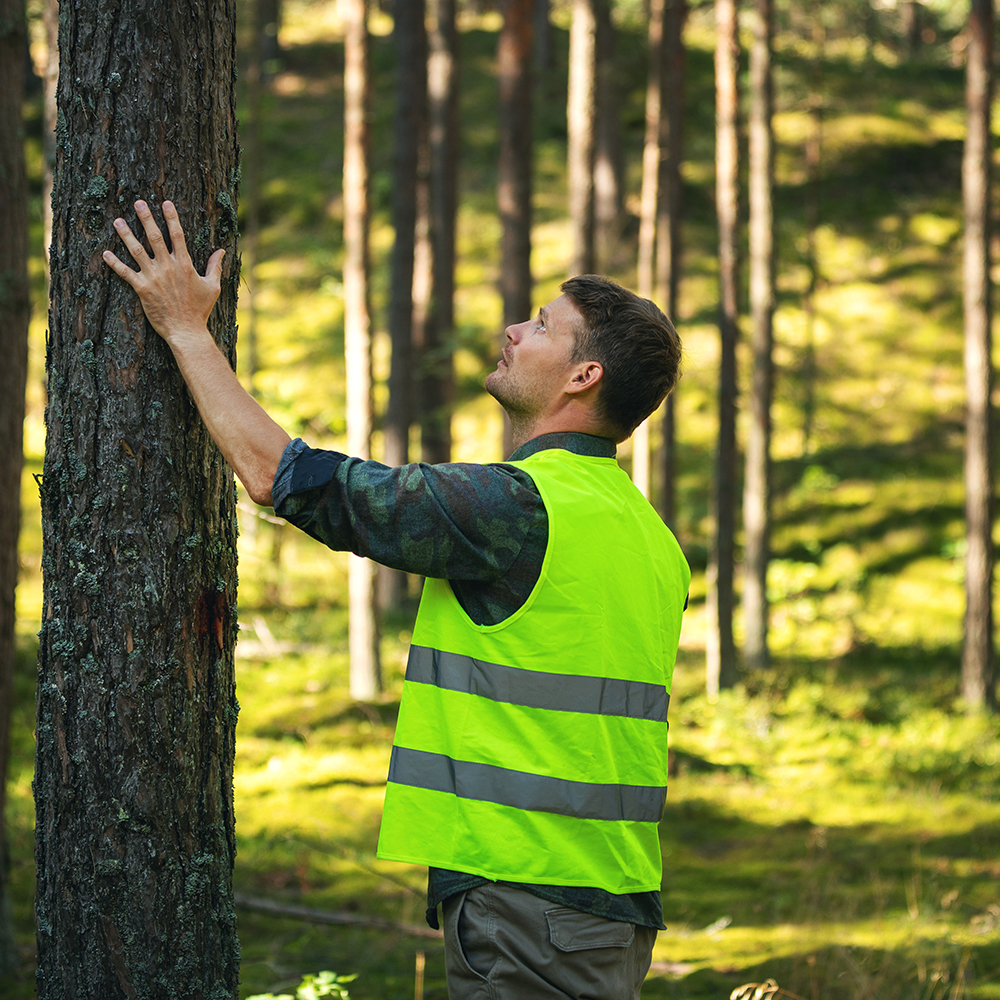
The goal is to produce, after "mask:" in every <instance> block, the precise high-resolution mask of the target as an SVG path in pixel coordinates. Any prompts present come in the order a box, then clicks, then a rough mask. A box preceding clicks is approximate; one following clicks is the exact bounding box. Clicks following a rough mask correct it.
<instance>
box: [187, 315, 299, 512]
mask: <svg viewBox="0 0 1000 1000" xmlns="http://www.w3.org/2000/svg"><path fill="white" fill-rule="evenodd" d="M170 347H171V349H172V350H173V352H174V358H175V359H176V361H177V366H178V367H179V368H180V371H181V374H182V375H183V376H184V381H185V382H186V383H187V386H188V389H189V390H190V392H191V396H192V397H193V399H194V402H195V405H196V406H197V407H198V412H199V413H200V414H201V418H202V420H203V421H204V422H205V426H206V427H207V428H208V432H209V434H211V435H212V438H213V440H214V441H215V443H216V444H217V445H218V446H219V450H220V451H221V452H222V454H223V457H224V458H225V459H226V461H227V462H228V463H229V464H230V466H231V467H232V469H233V471H234V472H235V473H236V475H237V476H238V477H239V480H240V482H242V483H243V485H244V486H245V487H246V489H247V492H248V493H249V494H250V498H251V499H252V500H253V501H254V502H255V503H258V504H262V505H264V506H270V505H271V484H272V483H273V482H274V474H275V472H277V469H278V463H279V462H280V461H281V455H282V453H283V452H284V450H285V447H286V446H287V445H288V443H289V441H291V438H290V437H289V436H288V435H287V434H286V433H285V431H284V430H282V429H281V427H279V426H278V425H277V424H276V423H275V422H274V421H273V420H272V419H271V418H270V417H269V416H268V415H267V414H266V413H265V412H264V410H263V409H261V407H260V405H259V404H258V403H257V401H256V400H254V399H253V397H252V396H250V394H249V393H248V392H247V391H246V390H245V389H244V388H243V386H241V385H240V383H239V380H238V379H237V378H236V374H235V372H233V370H232V368H230V367H229V362H228V361H227V360H226V357H225V355H223V353H222V351H220V350H219V348H218V346H217V345H216V343H215V341H214V340H212V337H211V335H210V334H209V332H208V329H207V328H202V329H197V328H196V329H192V330H190V331H186V332H185V333H184V335H180V336H178V335H174V336H173V337H172V338H171V341H170Z"/></svg>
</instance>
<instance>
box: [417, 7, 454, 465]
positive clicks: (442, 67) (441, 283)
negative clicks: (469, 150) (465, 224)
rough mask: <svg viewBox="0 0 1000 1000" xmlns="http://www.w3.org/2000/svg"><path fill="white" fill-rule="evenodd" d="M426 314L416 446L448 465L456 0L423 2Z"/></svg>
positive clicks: (430, 459) (424, 456) (429, 457)
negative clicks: (427, 237) (426, 143)
mask: <svg viewBox="0 0 1000 1000" xmlns="http://www.w3.org/2000/svg"><path fill="white" fill-rule="evenodd" d="M428 14H429V17H428V49H429V54H428V60H427V88H428V94H427V100H428V116H429V120H430V127H429V152H430V180H429V185H428V186H429V223H430V226H429V229H430V244H431V257H432V261H431V289H430V314H429V316H428V322H427V327H426V334H425V344H424V357H423V361H422V363H421V366H420V371H421V379H420V398H421V407H420V419H421V424H420V443H421V458H422V460H423V461H425V462H431V463H434V462H450V461H451V409H452V404H453V400H454V394H455V391H454V374H453V370H452V361H451V357H452V352H453V349H454V336H455V222H456V218H457V213H458V152H459V151H458V135H459V132H458V127H459V126H458V70H459V50H458V29H457V26H456V23H455V0H430V3H429V4H428Z"/></svg>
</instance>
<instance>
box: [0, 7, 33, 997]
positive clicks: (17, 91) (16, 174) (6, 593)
mask: <svg viewBox="0 0 1000 1000" xmlns="http://www.w3.org/2000/svg"><path fill="white" fill-rule="evenodd" d="M24 42H25V23H24V0H0V177H2V178H3V184H2V185H0V233H3V238H2V239H0V358H2V359H3V361H2V363H0V484H2V487H0V978H2V977H4V976H7V975H9V974H11V973H12V972H14V971H15V970H16V968H17V964H18V958H17V949H16V947H15V944H14V927H13V923H12V921H11V909H10V898H9V896H8V893H7V875H8V871H9V869H10V857H9V851H8V844H7V821H6V818H5V817H6V803H7V794H6V792H7V759H8V754H9V752H10V724H11V709H12V707H13V700H14V661H15V658H16V654H17V641H16V634H15V605H14V592H15V589H16V587H17V538H18V532H19V529H20V525H21V465H22V440H23V431H22V428H23V425H24V387H25V379H26V375H27V366H28V318H29V316H30V312H31V298H30V295H29V290H28V182H27V178H26V176H25V168H24V125H23V121H22V111H23V102H24V70H23V66H22V63H21V56H22V53H23V51H24Z"/></svg>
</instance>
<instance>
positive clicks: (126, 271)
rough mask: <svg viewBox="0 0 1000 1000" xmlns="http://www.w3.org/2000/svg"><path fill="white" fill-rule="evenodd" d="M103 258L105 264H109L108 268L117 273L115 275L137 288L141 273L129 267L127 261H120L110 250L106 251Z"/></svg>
mask: <svg viewBox="0 0 1000 1000" xmlns="http://www.w3.org/2000/svg"><path fill="white" fill-rule="evenodd" d="M101 256H102V257H103V258H104V263H105V264H107V265H108V267H110V268H111V270H112V271H114V272H115V274H117V275H118V276H119V277H120V278H121V279H122V280H124V281H127V282H128V283H129V284H130V285H131V286H132V287H133V288H135V283H136V279H137V278H139V277H140V273H139V272H138V271H135V270H133V269H132V268H131V267H129V266H128V264H126V263H125V261H123V260H119V259H118V258H117V257H116V256H115V255H114V254H113V253H112V252H111V251H110V250H105V251H104V253H103V254H102V255H101Z"/></svg>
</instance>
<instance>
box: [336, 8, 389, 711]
mask: <svg viewBox="0 0 1000 1000" xmlns="http://www.w3.org/2000/svg"><path fill="white" fill-rule="evenodd" d="M340 8H341V17H342V20H343V24H344V351H345V354H346V369H347V450H348V451H349V452H350V453H351V454H352V455H356V456H357V457H358V458H369V457H370V449H371V433H372V344H371V323H370V318H369V317H370V311H369V308H368V299H369V295H368V217H369V207H368V189H369V167H368V161H369V153H368V149H369V131H368V108H369V104H370V97H369V91H370V87H371V81H370V74H369V70H368V15H367V10H366V4H365V0H340ZM348 559H349V568H348V591H349V596H348V601H349V614H350V625H349V635H348V647H349V656H350V661H351V667H350V684H351V697H352V698H359V699H364V698H371V697H373V696H374V695H375V694H376V693H377V692H379V691H380V690H381V689H382V672H381V669H380V666H379V656H378V628H377V623H376V618H375V564H374V563H373V562H372V561H371V560H369V559H363V558H361V557H360V556H356V555H353V554H352V555H349V556H348Z"/></svg>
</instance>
